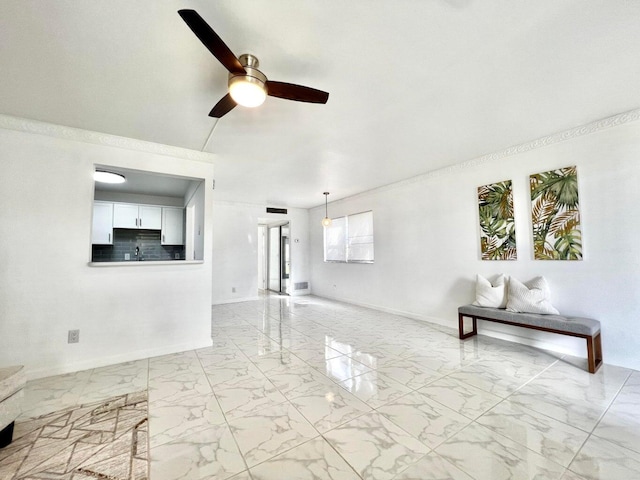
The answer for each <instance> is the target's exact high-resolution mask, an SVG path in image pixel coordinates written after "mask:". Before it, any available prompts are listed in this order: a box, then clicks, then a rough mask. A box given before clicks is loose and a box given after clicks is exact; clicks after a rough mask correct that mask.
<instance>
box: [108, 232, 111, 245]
mask: <svg viewBox="0 0 640 480" xmlns="http://www.w3.org/2000/svg"><path fill="white" fill-rule="evenodd" d="M108 243H111V234H109V242H108Z"/></svg>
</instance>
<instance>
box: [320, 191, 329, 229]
mask: <svg viewBox="0 0 640 480" xmlns="http://www.w3.org/2000/svg"><path fill="white" fill-rule="evenodd" d="M322 194H323V195H324V218H323V219H322V226H323V227H329V226H331V219H330V218H329V215H328V214H327V197H328V195H329V192H323V193H322Z"/></svg>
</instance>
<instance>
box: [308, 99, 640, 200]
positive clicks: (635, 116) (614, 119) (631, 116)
mask: <svg viewBox="0 0 640 480" xmlns="http://www.w3.org/2000/svg"><path fill="white" fill-rule="evenodd" d="M637 120H640V108H636V109H634V110H629V111H627V112H624V113H618V114H616V115H613V116H611V117H606V118H603V119H601V120H596V121H593V122H591V123H587V124H584V125H581V126H579V127H575V128H570V129H568V130H564V131H562V132H558V133H553V134H551V135H547V136H544V137H540V138H538V139H536V140H532V141H530V142H525V143H520V144H518V145H513V146H511V147H507V148H505V149H504V150H499V151H497V152H493V153H488V154H486V155H482V156H480V157H476V158H473V159H471V160H467V161H464V162H460V163H457V164H455V165H450V166H448V167H443V168H439V169H437V170H432V171H430V172H426V173H422V174H420V175H416V176H414V177H411V178H407V179H405V180H400V181H399V182H394V183H389V184H387V185H383V186H381V187H377V188H372V189H371V190H366V191H364V192H360V193H356V194H355V195H350V196H348V197H344V198H341V199H339V200H334V201H333V202H329V204H331V203H334V204H339V203H340V202H343V201H347V200H352V199H355V198H360V197H363V196H366V195H369V194H371V193H378V192H385V191H388V190H394V189H396V188H400V187H404V186H407V185H411V184H414V183H419V182H424V181H426V180H430V179H432V178H435V177H441V176H443V175H449V174H451V173H455V172H459V171H461V170H464V169H465V168H471V167H476V166H479V165H482V164H485V163H489V162H493V161H496V160H500V159H503V158H506V157H512V156H516V155H520V154H521V153H525V152H529V151H531V150H537V149H538V148H544V147H548V146H549V145H554V144H556V143H561V142H565V141H567V140H572V139H574V138H578V137H583V136H585V135H590V134H592V133H597V132H601V131H602V130H606V129H609V128H612V127H618V126H620V125H625V124H627V123H632V122H635V121H637ZM320 207H324V205H318V206H317V207H313V208H320Z"/></svg>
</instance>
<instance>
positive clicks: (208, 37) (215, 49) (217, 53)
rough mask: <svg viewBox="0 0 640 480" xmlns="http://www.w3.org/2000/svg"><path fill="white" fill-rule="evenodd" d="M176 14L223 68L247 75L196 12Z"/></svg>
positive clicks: (182, 11) (186, 11) (187, 11)
mask: <svg viewBox="0 0 640 480" xmlns="http://www.w3.org/2000/svg"><path fill="white" fill-rule="evenodd" d="M178 14H179V15H180V16H181V17H182V19H183V20H184V21H185V23H186V24H187V25H188V26H189V28H190V29H191V30H193V33H195V34H196V37H198V38H199V39H200V41H201V42H202V43H203V44H204V46H205V47H207V49H208V50H209V51H210V52H211V53H212V54H213V56H214V57H216V58H217V59H218V60H219V61H220V63H221V64H222V65H223V66H224V68H226V69H227V70H229V71H230V72H231V73H238V74H243V73H247V72H246V70H245V69H244V67H243V66H242V64H241V63H240V61H239V60H238V59H237V57H236V56H235V55H234V54H233V52H232V51H231V50H230V49H229V47H227V45H226V44H225V43H224V42H223V41H222V39H221V38H220V37H219V36H218V34H217V33H216V32H214V31H213V29H212V28H211V27H210V26H209V24H208V23H207V22H205V21H204V19H203V18H202V17H201V16H200V15H199V14H198V12H196V11H195V10H178Z"/></svg>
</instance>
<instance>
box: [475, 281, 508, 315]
mask: <svg viewBox="0 0 640 480" xmlns="http://www.w3.org/2000/svg"><path fill="white" fill-rule="evenodd" d="M473 304H474V305H476V306H478V307H492V308H505V307H506V306H507V281H506V278H505V276H504V275H503V274H500V275H499V276H498V278H497V279H496V281H495V282H493V284H491V282H490V281H489V280H487V279H486V278H484V277H483V276H482V275H476V301H475V302H473Z"/></svg>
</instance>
